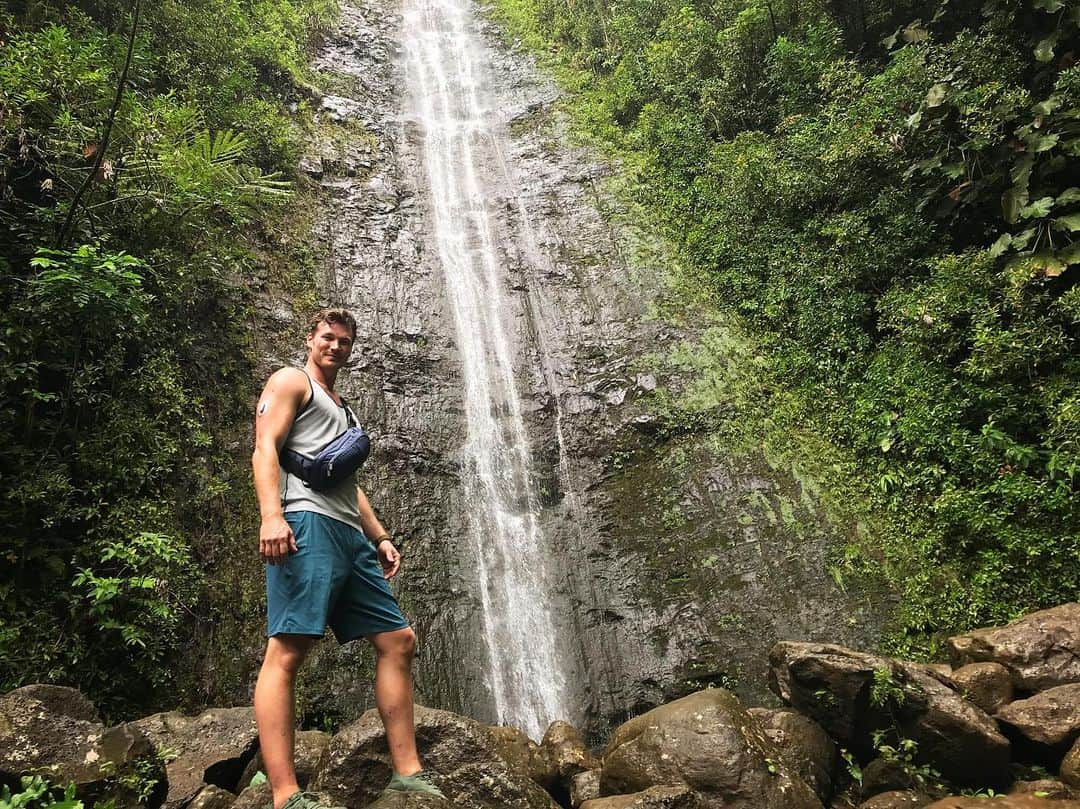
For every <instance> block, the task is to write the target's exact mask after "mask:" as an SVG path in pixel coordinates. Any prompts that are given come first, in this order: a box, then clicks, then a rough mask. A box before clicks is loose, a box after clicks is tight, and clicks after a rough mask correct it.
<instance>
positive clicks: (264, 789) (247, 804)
mask: <svg viewBox="0 0 1080 809" xmlns="http://www.w3.org/2000/svg"><path fill="white" fill-rule="evenodd" d="M273 802H274V793H273V791H272V790H271V789H270V784H269V783H268V782H266V781H264V782H263V783H261V784H259V785H257V786H253V787H248V788H247V789H244V790H242V791H241V792H240V794H239V795H237V797H236V802H235V803H234V804H233V805H232V807H231V808H230V809H266V807H268V806H270V805H271V804H273Z"/></svg>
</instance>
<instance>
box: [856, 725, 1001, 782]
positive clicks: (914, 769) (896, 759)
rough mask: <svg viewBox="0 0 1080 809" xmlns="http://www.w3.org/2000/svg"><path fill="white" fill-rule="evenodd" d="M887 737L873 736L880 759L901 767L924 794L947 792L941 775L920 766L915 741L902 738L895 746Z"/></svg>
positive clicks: (884, 734) (878, 733)
mask: <svg viewBox="0 0 1080 809" xmlns="http://www.w3.org/2000/svg"><path fill="white" fill-rule="evenodd" d="M886 735H887V734H886V733H884V732H883V731H876V732H875V733H874V734H873V744H874V751H875V752H876V753H877V757H878V758H880V759H884V760H885V761H891V762H893V763H894V764H897V765H899V768H900V769H901V770H902V771H903V772H905V773H906V774H907V776H908V778H909V779H910V780H911V782H912V783H913V784H915V785H916V787H918V788H919V789H921V790H922V791H924V792H930V793H933V792H938V793H941V792H943V791H945V785H944V783H943V779H942V777H941V773H939V772H938V771H937V770H935V769H934V768H933V767H931V766H930V765H929V764H919V763H918V762H917V761H916V756H917V754H918V752H919V745H918V743H917V742H916V741H915V740H914V739H905V738H903V737H901V738H900V739H899V741H897V742H896V744H895V745H893V744H889V743H887V742H886V741H885V737H886ZM991 794H992V793H991Z"/></svg>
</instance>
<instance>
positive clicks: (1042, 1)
mask: <svg viewBox="0 0 1080 809" xmlns="http://www.w3.org/2000/svg"><path fill="white" fill-rule="evenodd" d="M1032 5H1033V6H1035V8H1037V9H1039V10H1040V11H1045V12H1046V13H1047V14H1056V13H1057V12H1059V11H1061V9H1063V8H1065V3H1064V2H1062V0H1033V2H1032Z"/></svg>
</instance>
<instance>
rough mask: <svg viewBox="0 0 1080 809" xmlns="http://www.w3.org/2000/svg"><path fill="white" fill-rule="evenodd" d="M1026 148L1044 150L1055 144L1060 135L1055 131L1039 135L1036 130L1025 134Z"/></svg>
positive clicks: (1035, 150)
mask: <svg viewBox="0 0 1080 809" xmlns="http://www.w3.org/2000/svg"><path fill="white" fill-rule="evenodd" d="M1026 140H1027V145H1028V148H1029V149H1031V151H1033V152H1036V153H1038V152H1046V151H1049V150H1050V149H1053V148H1054V147H1055V146H1057V142H1058V141H1059V140H1061V136H1060V135H1058V134H1057V133H1056V132H1055V133H1053V134H1050V135H1040V134H1038V133H1036V132H1033V133H1031V134H1030V135H1028V136H1027V138H1026Z"/></svg>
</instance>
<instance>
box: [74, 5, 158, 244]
mask: <svg viewBox="0 0 1080 809" xmlns="http://www.w3.org/2000/svg"><path fill="white" fill-rule="evenodd" d="M141 5H142V3H141V0H132V2H131V33H130V34H129V35H128V47H127V56H126V57H125V58H124V69H123V70H121V71H120V81H119V82H117V84H116V96H115V97H114V98H113V104H112V109H110V110H109V117H108V120H106V122H105V131H104V132H103V133H102V135H101V145H100V146H99V147H98V150H97V154H96V155H95V156H94V165H93V167H92V168H91V169H90V173H89V174H87V175H86V179H85V180H83V182H82V185H80V186H79V190H78V191H77V192H76V193H75V198H74V199H73V200H72V201H71V207H70V208H69V209H68V213H67V217H66V218H65V219H64V224H63V226H62V227H61V228H60V231H59V233H57V235H56V249H57V250H63V249H64V244H65V243H66V242H67V240H68V239H69V238H70V237H71V230H72V228H73V227H74V226H75V214H76V213H78V210H79V205H80V203H81V202H82V198H83V195H84V194H86V191H87V189H88V188H89V187H90V183H92V182H93V181H94V178H95V177H97V175H98V172H99V171H101V165H102V163H104V162H105V150H106V149H108V148H109V137H110V136H111V135H112V129H113V124H114V123H116V114H117V112H119V111H120V102H121V101H123V98H124V85H125V84H127V76H128V70H129V69H130V68H131V55H132V53H133V52H134V51H135V32H136V31H138V29H139V10H140V8H141Z"/></svg>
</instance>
